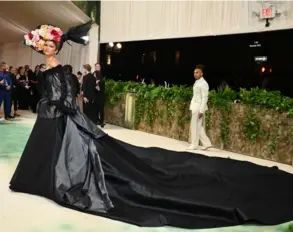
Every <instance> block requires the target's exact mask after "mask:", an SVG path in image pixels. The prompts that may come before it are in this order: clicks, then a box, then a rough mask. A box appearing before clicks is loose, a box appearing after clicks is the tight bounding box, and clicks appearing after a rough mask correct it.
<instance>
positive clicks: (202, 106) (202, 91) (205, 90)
mask: <svg viewBox="0 0 293 232" xmlns="http://www.w3.org/2000/svg"><path fill="white" fill-rule="evenodd" d="M208 96H209V84H208V83H207V82H206V80H205V79H204V78H203V77H202V78H200V79H199V80H197V81H196V82H195V83H194V85H193V97H192V99H191V103H190V107H189V109H190V110H191V111H193V112H195V111H199V112H200V113H204V112H205V111H206V110H207V109H208V106H207V103H208Z"/></svg>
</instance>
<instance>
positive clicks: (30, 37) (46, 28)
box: [24, 25, 63, 52]
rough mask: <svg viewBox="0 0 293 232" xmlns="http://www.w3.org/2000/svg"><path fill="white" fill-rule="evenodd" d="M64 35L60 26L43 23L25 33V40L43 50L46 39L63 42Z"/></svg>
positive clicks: (38, 49) (29, 44)
mask: <svg viewBox="0 0 293 232" xmlns="http://www.w3.org/2000/svg"><path fill="white" fill-rule="evenodd" d="M62 35H63V32H62V31H61V29H60V28H58V27H54V26H52V25H42V26H40V27H39V28H37V29H35V30H33V31H31V32H29V33H28V34H26V35H24V42H25V44H26V45H28V46H30V47H32V48H33V49H35V50H36V51H38V52H42V51H43V49H44V44H45V41H46V40H53V41H56V42H61V39H62Z"/></svg>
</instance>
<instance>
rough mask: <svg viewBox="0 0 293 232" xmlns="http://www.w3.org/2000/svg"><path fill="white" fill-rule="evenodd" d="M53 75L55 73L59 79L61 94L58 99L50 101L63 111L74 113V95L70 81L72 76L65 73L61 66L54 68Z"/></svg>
mask: <svg viewBox="0 0 293 232" xmlns="http://www.w3.org/2000/svg"><path fill="white" fill-rule="evenodd" d="M54 75H57V77H58V80H59V81H60V83H59V85H60V91H61V94H60V98H59V99H58V100H56V99H54V100H51V101H50V103H51V104H52V105H55V106H56V107H57V108H58V109H60V110H61V111H63V112H64V113H67V114H75V113H76V110H77V107H76V100H75V96H73V95H74V94H73V86H72V81H71V78H72V77H71V76H70V75H66V74H65V72H64V71H63V68H62V67H60V69H58V70H56V74H54Z"/></svg>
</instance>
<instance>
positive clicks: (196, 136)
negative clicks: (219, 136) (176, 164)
mask: <svg viewBox="0 0 293 232" xmlns="http://www.w3.org/2000/svg"><path fill="white" fill-rule="evenodd" d="M198 113H199V110H195V111H192V117H191V125H190V132H191V144H192V146H194V147H198V146H199V141H200V142H201V145H202V146H203V147H210V146H212V143H211V141H210V139H209V138H208V136H207V135H206V132H205V129H204V125H203V123H204V117H205V116H204V115H203V116H202V117H201V118H200V119H199V118H198Z"/></svg>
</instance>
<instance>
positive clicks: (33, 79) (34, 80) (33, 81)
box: [30, 65, 41, 113]
mask: <svg viewBox="0 0 293 232" xmlns="http://www.w3.org/2000/svg"><path fill="white" fill-rule="evenodd" d="M39 73H40V65H37V66H36V67H35V72H34V73H31V75H30V86H31V89H30V90H31V92H30V93H31V96H30V107H31V110H32V111H33V113H36V112H37V104H38V102H39V101H40V99H41V95H40V93H39V91H38V84H39V81H40V80H39V78H38V77H39Z"/></svg>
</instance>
